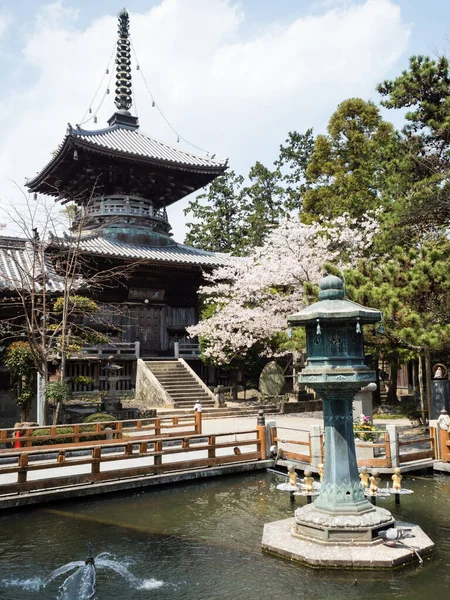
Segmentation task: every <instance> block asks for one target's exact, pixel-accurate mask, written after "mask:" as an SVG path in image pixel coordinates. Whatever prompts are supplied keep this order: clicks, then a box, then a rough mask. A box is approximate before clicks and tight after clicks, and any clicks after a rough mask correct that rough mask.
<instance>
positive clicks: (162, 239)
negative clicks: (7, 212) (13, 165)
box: [26, 10, 227, 356]
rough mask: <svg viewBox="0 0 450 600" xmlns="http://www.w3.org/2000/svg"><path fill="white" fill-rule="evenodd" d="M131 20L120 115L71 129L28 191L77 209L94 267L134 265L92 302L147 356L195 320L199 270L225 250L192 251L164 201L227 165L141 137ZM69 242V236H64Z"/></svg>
mask: <svg viewBox="0 0 450 600" xmlns="http://www.w3.org/2000/svg"><path fill="white" fill-rule="evenodd" d="M131 86H132V78H131V56H130V40H129V16H128V13H127V12H126V11H125V10H123V11H121V12H120V13H119V38H118V43H117V55H116V96H115V105H116V111H115V112H114V114H113V115H112V116H111V117H110V119H109V120H108V126H107V127H105V128H104V129H97V130H87V129H82V128H81V127H79V126H75V127H72V126H71V125H69V126H68V128H67V132H66V136H65V138H64V139H63V141H62V143H61V144H60V146H59V148H58V150H57V152H56V153H55V154H54V156H53V157H52V159H51V160H50V162H49V163H48V164H47V165H45V167H44V168H43V169H42V170H41V171H40V172H39V173H38V174H37V175H36V176H35V177H33V178H32V179H30V180H29V181H28V182H27V184H26V185H27V187H28V189H29V190H30V192H32V193H35V194H45V195H49V196H53V197H54V198H55V199H56V200H59V201H61V202H63V203H67V202H70V203H72V204H75V205H76V213H75V218H74V220H73V227H72V229H73V232H72V233H73V234H75V232H79V235H80V239H79V241H78V242H77V243H79V250H80V252H81V253H82V254H83V255H85V257H86V258H87V259H89V260H90V261H91V263H92V264H93V265H95V266H96V268H97V269H99V270H101V269H103V268H105V269H106V268H108V269H110V268H111V266H112V265H119V264H120V263H131V262H135V263H137V266H136V269H135V272H134V273H133V275H132V277H131V279H127V280H126V281H124V282H123V283H122V284H121V285H120V286H112V287H109V286H108V287H107V288H105V289H104V290H103V291H101V292H100V293H98V294H97V296H96V300H97V301H99V302H100V303H101V304H102V305H104V306H105V310H106V311H108V309H110V308H111V307H112V306H114V307H116V308H117V307H118V306H120V310H110V314H111V315H112V316H111V317H110V321H112V324H113V326H114V327H113V328H112V330H111V331H109V332H108V333H109V334H110V335H112V337H113V338H114V339H118V340H119V339H120V340H121V341H128V342H134V341H139V342H140V345H141V353H142V354H143V355H153V356H154V355H161V354H162V355H164V354H167V353H169V352H171V349H172V347H173V341H174V340H175V339H177V338H178V339H183V337H184V336H185V335H186V331H185V328H186V326H188V325H192V324H194V323H196V322H197V319H198V314H197V290H198V287H199V285H200V284H201V281H202V270H203V269H209V268H212V267H216V266H219V265H222V264H224V263H226V262H227V257H226V256H224V255H220V254H216V253H211V252H206V251H202V250H199V249H195V248H190V247H188V246H185V245H183V244H179V243H177V242H175V241H174V240H173V238H172V236H171V233H170V230H171V227H170V224H169V221H168V217H167V207H168V206H170V205H172V204H173V203H175V202H177V201H178V200H180V199H182V198H184V197H185V196H187V195H188V194H191V193H193V192H195V191H196V190H198V189H199V188H201V187H203V186H205V185H207V184H208V183H210V182H211V181H213V180H214V179H215V178H216V177H217V176H219V175H221V174H222V173H223V172H224V171H225V169H226V168H227V165H226V162H221V161H217V160H214V159H212V158H209V157H208V156H207V157H202V156H196V155H194V154H190V153H187V152H184V151H182V150H179V149H176V148H172V147H170V146H168V145H167V144H164V143H162V142H160V141H157V140H155V139H153V138H151V137H149V136H147V135H145V134H144V133H143V132H142V131H141V130H140V127H139V122H138V118H137V117H136V116H133V115H132V114H131V113H130V108H131V106H132V88H131ZM68 243H70V239H69V240H68Z"/></svg>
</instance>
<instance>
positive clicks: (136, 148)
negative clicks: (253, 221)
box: [26, 123, 227, 199]
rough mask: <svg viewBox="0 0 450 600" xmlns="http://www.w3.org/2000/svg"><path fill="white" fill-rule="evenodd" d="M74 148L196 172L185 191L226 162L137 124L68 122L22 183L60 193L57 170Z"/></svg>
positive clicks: (208, 178)
mask: <svg viewBox="0 0 450 600" xmlns="http://www.w3.org/2000/svg"><path fill="white" fill-rule="evenodd" d="M75 150H78V151H87V152H89V153H95V154H97V155H104V156H106V157H110V158H118V159H123V160H125V161H132V162H135V163H140V164H141V165H143V166H145V165H148V166H149V167H150V168H152V167H153V168H157V169H158V170H159V171H161V172H167V173H170V172H177V171H178V172H180V174H182V173H185V174H193V175H200V176H201V177H202V180H201V182H200V181H199V185H196V186H194V188H193V189H190V190H189V192H188V193H190V192H191V191H195V189H198V188H199V187H202V186H203V185H206V184H207V183H209V182H211V181H212V180H213V179H215V178H216V177H217V176H219V175H221V174H222V173H223V172H224V171H225V169H226V168H227V161H220V160H214V159H213V158H211V157H209V156H205V157H202V156H198V155H195V154H191V153H189V152H185V151H184V150H180V149H178V148H173V147H171V146H169V145H168V144H165V143H163V142H161V141H159V140H157V139H155V138H152V137H150V136H148V135H146V134H145V133H143V132H141V131H140V130H139V128H138V126H137V125H126V124H123V123H116V124H114V125H112V126H110V127H106V128H104V129H97V130H87V129H81V128H80V127H72V126H71V125H70V124H69V126H68V128H67V133H66V136H65V138H64V140H63V141H62V143H61V144H60V145H59V147H58V150H57V151H56V153H55V155H54V156H53V157H52V159H51V160H50V161H49V162H48V163H47V164H46V165H45V167H44V168H43V169H42V170H41V171H40V172H39V173H38V174H37V175H36V176H35V177H33V178H30V179H28V180H27V182H26V186H27V187H28V188H29V189H30V191H31V192H40V193H44V194H47V195H50V196H56V197H59V196H61V192H60V191H59V190H58V186H57V185H56V183H57V181H62V180H63V179H64V177H62V171H61V170H62V169H65V166H64V164H66V166H67V162H68V160H70V162H72V163H73V161H74V155H73V153H74V151H75ZM75 160H76V159H75ZM150 170H152V169H150ZM184 195H186V192H185V193H183V194H182V196H184ZM182 196H181V197H182ZM176 199H178V198H176Z"/></svg>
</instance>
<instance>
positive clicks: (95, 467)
mask: <svg viewBox="0 0 450 600" xmlns="http://www.w3.org/2000/svg"><path fill="white" fill-rule="evenodd" d="M101 457H102V449H101V447H100V446H98V447H97V448H93V449H92V465H91V473H92V474H93V475H97V474H98V473H100V459H101Z"/></svg>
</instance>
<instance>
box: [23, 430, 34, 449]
mask: <svg viewBox="0 0 450 600" xmlns="http://www.w3.org/2000/svg"><path fill="white" fill-rule="evenodd" d="M32 433H33V430H32V429H25V435H26V437H27V438H28V439H27V448H29V447H31V446H32V445H33V439H32V437H31V434H32Z"/></svg>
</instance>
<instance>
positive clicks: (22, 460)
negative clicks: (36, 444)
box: [17, 454, 28, 483]
mask: <svg viewBox="0 0 450 600" xmlns="http://www.w3.org/2000/svg"><path fill="white" fill-rule="evenodd" d="M27 472H28V454H21V455H20V456H19V470H18V472H17V483H25V482H26V480H27Z"/></svg>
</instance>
